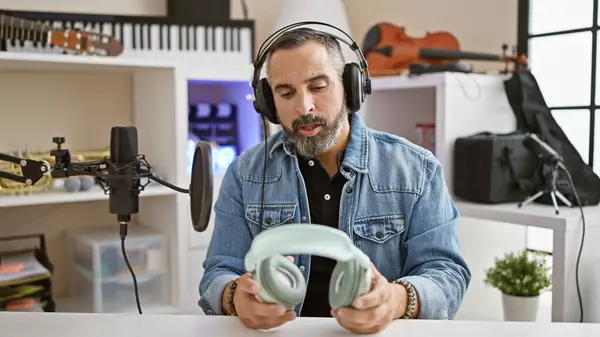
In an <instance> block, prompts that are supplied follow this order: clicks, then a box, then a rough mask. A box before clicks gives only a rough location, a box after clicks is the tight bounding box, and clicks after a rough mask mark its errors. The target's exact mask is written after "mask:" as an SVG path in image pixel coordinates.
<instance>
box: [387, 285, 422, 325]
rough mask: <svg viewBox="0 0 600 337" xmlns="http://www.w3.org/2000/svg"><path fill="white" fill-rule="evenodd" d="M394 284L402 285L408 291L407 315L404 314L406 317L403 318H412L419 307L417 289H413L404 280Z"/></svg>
mask: <svg viewBox="0 0 600 337" xmlns="http://www.w3.org/2000/svg"><path fill="white" fill-rule="evenodd" d="M393 283H396V284H400V285H401V286H403V287H404V288H405V289H406V293H407V294H408V303H407V308H406V313H405V314H404V316H402V318H403V319H409V318H412V316H413V314H414V313H415V309H416V305H417V291H416V290H415V287H413V285H412V284H410V283H409V282H406V281H404V280H396V281H394V282H393Z"/></svg>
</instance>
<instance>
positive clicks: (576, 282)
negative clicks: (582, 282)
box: [559, 164, 585, 323]
mask: <svg viewBox="0 0 600 337" xmlns="http://www.w3.org/2000/svg"><path fill="white" fill-rule="evenodd" d="M559 166H560V168H562V170H563V171H564V172H565V174H566V175H567V179H568V180H569V185H571V190H572V191H573V195H574V196H575V201H576V202H577V206H578V207H579V212H581V224H582V227H581V243H580V245H579V252H578V253H577V262H576V263H575V286H576V287H577V297H578V299H579V323H583V300H582V299H581V289H580V288H579V262H580V261H581V253H582V251H583V242H584V241H585V214H584V213H583V205H582V204H581V200H580V199H579V194H578V193H577V190H576V189H575V183H573V178H572V177H571V172H569V170H567V168H566V167H565V165H563V164H559Z"/></svg>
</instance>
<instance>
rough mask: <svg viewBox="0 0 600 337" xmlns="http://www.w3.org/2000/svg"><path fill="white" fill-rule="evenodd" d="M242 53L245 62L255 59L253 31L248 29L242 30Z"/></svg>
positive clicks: (240, 40) (240, 42) (240, 41)
mask: <svg viewBox="0 0 600 337" xmlns="http://www.w3.org/2000/svg"><path fill="white" fill-rule="evenodd" d="M239 30H240V39H239V40H238V41H239V44H240V50H239V51H240V53H241V54H242V57H243V58H244V60H250V59H251V58H252V59H254V55H253V54H252V30H251V29H250V28H248V27H243V28H240V29H239Z"/></svg>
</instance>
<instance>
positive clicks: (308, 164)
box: [299, 156, 347, 317]
mask: <svg viewBox="0 0 600 337" xmlns="http://www.w3.org/2000/svg"><path fill="white" fill-rule="evenodd" d="M340 158H342V156H340ZM338 162H341V160H339V161H338ZM299 163H300V171H301V173H302V176H303V177H304V183H305V185H306V192H307V195H308V203H309V207H310V218H311V223H313V224H319V225H325V226H330V227H333V228H338V225H339V213H340V197H341V193H342V190H343V188H344V184H345V183H346V181H347V179H346V178H345V177H344V176H343V175H342V174H341V173H340V172H339V171H338V173H336V175H335V176H333V177H332V178H330V177H329V174H328V173H327V171H325V168H323V166H321V164H320V163H319V161H318V160H316V159H303V158H299ZM335 263H336V262H335V261H334V260H331V259H329V258H325V257H321V256H311V266H310V275H309V279H308V285H307V293H306V298H305V300H304V304H303V306H302V312H301V316H302V317H331V314H330V311H331V308H330V307H329V280H330V278H331V272H332V271H333V268H334V267H335Z"/></svg>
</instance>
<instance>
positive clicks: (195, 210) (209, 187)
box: [190, 140, 213, 232]
mask: <svg viewBox="0 0 600 337" xmlns="http://www.w3.org/2000/svg"><path fill="white" fill-rule="evenodd" d="M212 197H213V174H212V150H211V147H210V143H209V142H206V141H203V140H200V141H199V142H198V143H197V144H196V150H195V151H194V160H193V162H192V180H191V182H190V210H191V213H192V226H194V230H195V231H197V232H204V231H205V230H206V228H207V227H208V221H209V220H210V213H211V209H212Z"/></svg>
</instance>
